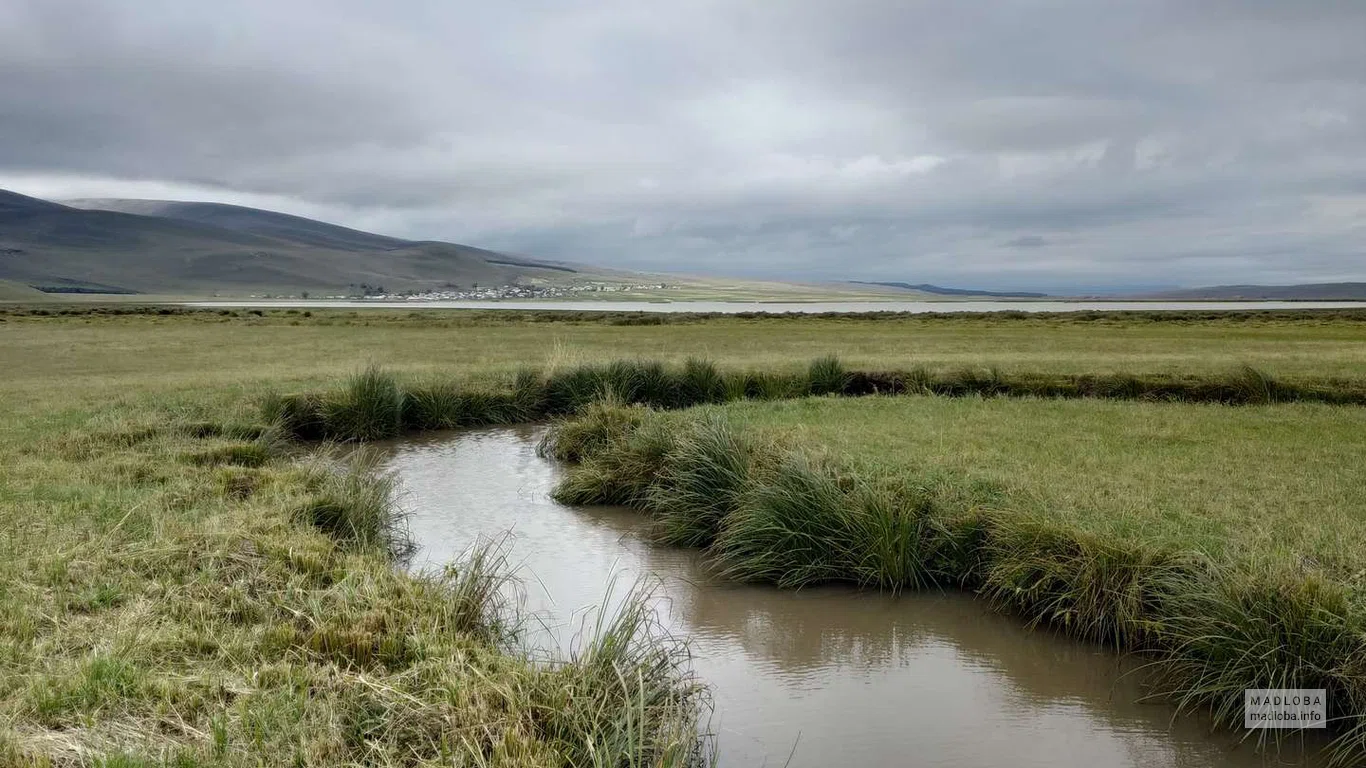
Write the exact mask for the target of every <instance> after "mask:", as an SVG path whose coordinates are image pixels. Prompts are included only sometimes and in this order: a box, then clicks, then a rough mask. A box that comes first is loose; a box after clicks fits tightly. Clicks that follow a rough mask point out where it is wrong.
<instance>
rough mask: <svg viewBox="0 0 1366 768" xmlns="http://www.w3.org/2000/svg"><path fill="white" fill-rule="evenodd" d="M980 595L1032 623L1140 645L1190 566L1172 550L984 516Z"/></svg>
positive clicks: (1025, 518) (1019, 518)
mask: <svg viewBox="0 0 1366 768" xmlns="http://www.w3.org/2000/svg"><path fill="white" fill-rule="evenodd" d="M980 547H981V561H982V562H983V563H985V566H984V567H983V570H982V572H980V573H978V574H975V575H974V581H976V582H977V584H978V588H979V589H980V591H981V592H982V593H983V594H985V595H986V596H987V597H989V598H991V599H993V600H995V601H997V602H998V603H1001V604H1003V605H1009V606H1011V607H1012V608H1014V609H1016V610H1018V611H1020V612H1021V613H1022V614H1024V615H1025V616H1027V617H1029V618H1030V620H1031V621H1033V622H1035V623H1039V622H1042V623H1045V624H1049V625H1052V626H1057V627H1061V628H1062V629H1064V630H1065V631H1067V632H1069V633H1070V634H1073V635H1076V636H1078V637H1083V638H1086V639H1088V640H1095V641H1099V642H1108V643H1111V644H1113V645H1115V646H1117V647H1121V648H1134V647H1141V646H1143V645H1145V644H1146V643H1147V642H1148V641H1149V640H1150V639H1151V637H1152V636H1153V633H1154V632H1160V631H1161V627H1160V626H1155V623H1154V622H1155V618H1154V617H1156V616H1159V615H1161V611H1162V607H1163V606H1162V601H1163V600H1165V599H1167V598H1168V597H1169V595H1170V590H1171V588H1172V587H1173V585H1174V584H1180V583H1182V581H1183V579H1184V578H1189V576H1190V572H1189V571H1188V569H1189V568H1191V567H1193V566H1191V565H1190V564H1189V563H1187V562H1185V561H1183V560H1182V558H1180V557H1178V556H1177V555H1176V554H1175V553H1171V552H1166V551H1162V550H1159V549H1153V548H1149V547H1141V546H1132V545H1125V544H1121V543H1118V542H1115V541H1112V540H1106V539H1103V538H1101V537H1099V536H1092V535H1085V534H1081V533H1079V532H1077V531H1075V530H1068V529H1064V528H1061V527H1059V526H1058V525H1056V524H1052V523H1048V522H1045V521H1043V520H1039V519H1037V518H1035V517H1033V516H1030V515H1026V514H1020V513H1018V512H1016V513H1009V514H1003V513H997V514H994V515H991V516H989V517H988V518H987V519H986V524H985V536H984V537H983V539H982V540H981V542H980Z"/></svg>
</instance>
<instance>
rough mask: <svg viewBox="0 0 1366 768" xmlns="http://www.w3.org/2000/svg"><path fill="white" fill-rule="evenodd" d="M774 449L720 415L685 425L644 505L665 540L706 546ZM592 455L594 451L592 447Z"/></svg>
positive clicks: (655, 527)
mask: <svg viewBox="0 0 1366 768" xmlns="http://www.w3.org/2000/svg"><path fill="white" fill-rule="evenodd" d="M771 453H773V451H772V449H770V448H769V447H768V446H761V445H757V444H756V443H755V442H754V441H752V440H748V439H745V438H744V437H742V436H741V435H740V434H739V433H738V432H736V431H735V430H734V429H732V428H731V427H730V426H729V425H728V424H727V423H726V422H725V421H723V420H722V419H721V418H720V417H719V416H712V417H710V418H701V419H697V420H695V421H692V422H690V423H689V424H687V426H686V428H685V429H684V431H682V432H681V433H680V434H679V435H678V436H677V438H676V440H675V442H674V445H673V446H672V447H671V448H670V450H669V451H668V452H667V454H666V455H665V458H664V462H663V464H662V465H661V466H660V467H659V469H658V471H657V473H656V476H655V478H654V480H653V482H652V483H651V484H650V486H649V489H648V491H647V493H646V497H645V499H644V501H643V506H644V508H645V509H647V510H648V511H649V512H650V513H651V514H652V515H653V516H654V517H655V520H656V525H655V526H654V531H655V536H656V537H657V538H658V539H659V540H660V541H661V542H664V543H667V544H674V545H678V546H686V547H707V546H710V545H711V543H712V542H713V541H714V540H715V539H716V536H717V534H719V533H720V531H721V526H722V524H723V521H724V520H726V519H727V517H728V516H729V515H730V514H731V513H732V512H733V511H734V510H735V508H736V506H737V505H738V504H739V503H740V498H741V496H742V495H743V494H744V493H745V491H746V489H747V488H748V486H749V484H750V482H751V479H750V474H751V473H752V472H754V471H759V468H760V467H761V466H762V465H763V464H764V463H765V461H766V460H768V459H769V457H770V455H771ZM590 455H591V452H590Z"/></svg>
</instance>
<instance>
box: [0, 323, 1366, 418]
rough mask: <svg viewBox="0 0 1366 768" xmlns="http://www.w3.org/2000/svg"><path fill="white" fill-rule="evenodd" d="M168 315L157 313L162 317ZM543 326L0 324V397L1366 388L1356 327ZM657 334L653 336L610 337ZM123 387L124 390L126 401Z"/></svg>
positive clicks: (1365, 341)
mask: <svg viewBox="0 0 1366 768" xmlns="http://www.w3.org/2000/svg"><path fill="white" fill-rule="evenodd" d="M168 311H170V310H168ZM555 314H556V313H528V314H525V315H524V314H522V313H515V312H505V313H500V312H493V313H460V312H440V311H430V310H429V311H414V312H388V311H382V310H364V311H360V310H358V311H339V310H331V311H322V310H319V311H316V312H311V313H310V314H309V315H308V316H305V314H304V313H303V312H300V311H288V310H268V311H263V312H262V313H261V314H260V315H258V314H255V313H253V312H251V311H246V310H236V311H232V312H230V313H228V314H219V313H218V312H215V311H204V312H196V313H192V314H185V315H157V314H130V315H115V316H98V315H89V314H77V315H73V316H68V317H60V316H59V317H51V316H46V317H34V316H31V315H27V314H22V313H16V314H10V315H8V316H0V319H4V320H5V321H6V323H4V324H0V354H3V359H4V360H5V361H6V364H7V370H6V371H5V375H4V378H3V380H0V386H3V387H4V389H5V390H6V392H7V395H8V396H9V397H15V396H18V397H21V398H22V397H27V396H29V393H33V392H39V393H42V392H45V391H46V390H47V388H48V387H50V386H52V385H54V384H58V383H60V384H61V385H62V386H63V387H65V388H68V389H71V390H72V391H71V392H70V394H71V395H73V396H79V395H80V394H81V393H82V392H89V393H96V394H98V393H100V392H102V391H105V392H107V389H106V388H107V387H109V386H110V385H112V384H115V383H117V384H119V385H120V389H121V390H123V391H133V390H136V391H139V392H166V391H174V390H189V389H195V388H199V387H205V386H207V387H212V388H215V389H218V388H221V387H223V386H230V387H231V386H243V385H250V384H251V383H252V382H268V381H269V382H282V383H286V384H288V383H297V384H299V385H306V384H309V383H322V382H324V381H329V380H332V379H335V378H337V377H340V376H345V375H347V374H350V373H353V372H354V371H355V370H357V369H358V368H359V367H361V366H362V365H364V364H365V363H367V362H375V363H379V364H382V365H384V366H385V367H386V368H388V369H390V370H394V371H397V372H400V373H405V374H412V375H421V374H424V373H440V374H443V375H451V374H455V375H468V376H475V375H484V374H496V373H509V372H511V371H514V370H515V369H517V368H519V367H522V366H524V365H528V364H531V365H546V364H551V363H555V362H560V363H573V362H582V361H591V360H607V359H618V358H636V357H644V358H651V359H657V360H663V361H666V362H681V361H683V360H684V359H686V358H688V357H701V358H705V359H709V360H713V361H715V362H716V363H718V364H719V365H721V366H722V367H754V368H762V369H765V370H774V371H783V370H787V371H792V370H799V369H801V368H804V367H805V365H806V364H807V362H808V361H809V360H811V359H812V358H813V357H817V356H819V355H821V354H838V355H839V356H840V357H841V359H843V360H844V362H845V363H846V364H848V365H849V366H851V367H864V368H878V369H888V368H909V367H912V366H915V365H926V366H931V367H935V368H956V367H965V366H977V367H987V366H994V367H997V368H999V369H1001V370H1003V371H1037V372H1046V373H1047V372H1065V373H1111V372H1123V373H1162V372H1166V373H1202V372H1223V371H1227V370H1229V369H1231V368H1233V367H1236V366H1238V365H1243V364H1250V365H1254V366H1256V367H1258V368H1260V369H1262V370H1265V371H1267V372H1268V373H1270V374H1272V375H1276V376H1283V377H1288V378H1292V379H1293V378H1300V377H1325V376H1346V377H1355V378H1366V312H1361V313H1357V312H1351V313H1334V314H1319V313H1313V312H1307V313H1304V314H1303V315H1302V316H1295V317H1297V318H1301V319H1286V316H1276V315H1256V314H1253V315H1251V316H1245V315H1243V314H1242V313H1235V314H1233V315H1231V316H1229V317H1227V318H1226V319H1218V318H1216V319H1208V320H1204V319H1187V320H1179V319H1166V318H1162V317H1159V318H1158V319H1157V320H1147V319H1143V316H1139V319H1128V320H1126V319H1123V316H1109V317H1106V316H1102V317H1099V318H1095V319H1089V318H1086V317H1067V316H1048V317H1023V318H1021V317H1008V318H1006V317H993V316H979V317H963V318H958V317H934V318H926V317H888V318H880V317H871V318H870V317H868V316H847V317H841V318H830V319H826V318H800V317H798V318H791V317H750V318H738V317H713V318H690V317H670V316H661V315H648V316H639V315H636V316H614V315H603V316H600V317H596V318H594V317H591V316H582V315H581V316H579V317H581V318H582V317H588V318H589V319H580V320H574V319H573V318H572V317H571V318H564V319H559V320H556V319H555V318H554V315H555ZM628 322H630V323H663V324H660V325H650V324H638V325H624V324H622V323H628ZM129 388H132V390H130V389H129Z"/></svg>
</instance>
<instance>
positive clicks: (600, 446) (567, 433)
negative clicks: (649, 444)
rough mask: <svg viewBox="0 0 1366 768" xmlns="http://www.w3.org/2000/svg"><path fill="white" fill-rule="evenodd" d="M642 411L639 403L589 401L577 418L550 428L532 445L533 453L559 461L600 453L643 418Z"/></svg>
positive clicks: (632, 429)
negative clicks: (538, 442)
mask: <svg viewBox="0 0 1366 768" xmlns="http://www.w3.org/2000/svg"><path fill="white" fill-rule="evenodd" d="M646 413H648V411H647V410H646V409H645V408H643V407H641V406H627V405H621V404H620V403H615V402H611V401H600V402H596V403H593V404H592V405H589V406H588V407H587V408H585V409H584V410H583V412H582V413H581V414H580V415H579V416H578V417H576V418H573V419H568V420H564V421H560V422H557V423H556V424H555V425H554V426H553V427H551V428H550V430H549V431H547V432H546V433H545V435H544V436H543V437H542V438H541V442H540V444H539V445H537V446H536V452H537V453H539V454H540V455H541V456H545V457H549V458H552V459H557V460H559V461H574V462H577V461H582V460H583V459H585V458H586V457H588V456H590V455H597V454H599V453H601V452H602V451H603V450H604V449H606V448H607V446H608V444H609V443H612V442H614V441H618V440H622V439H625V438H626V436H627V435H629V434H630V433H631V432H633V431H634V430H635V429H636V427H639V426H640V425H641V423H642V422H644V421H645V414H646Z"/></svg>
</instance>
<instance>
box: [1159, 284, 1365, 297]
mask: <svg viewBox="0 0 1366 768" xmlns="http://www.w3.org/2000/svg"><path fill="white" fill-rule="evenodd" d="M1141 298H1145V299H1168V300H1175V301H1199V300H1211V301H1238V300H1249V301H1251V300H1261V301H1277V300H1279V301H1366V283H1304V284H1300V285H1215V286H1211V287H1208V288H1187V289H1183V290H1179V291H1163V292H1161V293H1153V294H1146V295H1144V296H1142V297H1141Z"/></svg>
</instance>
